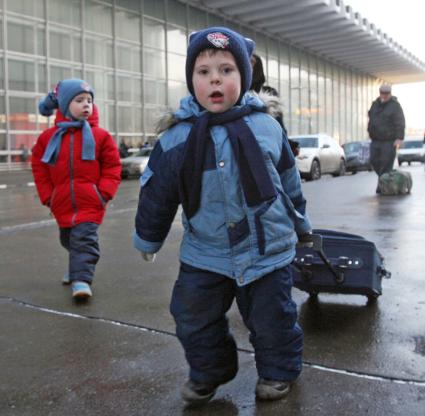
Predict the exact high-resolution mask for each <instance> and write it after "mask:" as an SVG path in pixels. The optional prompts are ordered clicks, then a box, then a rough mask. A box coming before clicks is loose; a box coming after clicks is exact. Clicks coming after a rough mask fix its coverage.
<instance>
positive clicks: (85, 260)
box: [32, 79, 121, 299]
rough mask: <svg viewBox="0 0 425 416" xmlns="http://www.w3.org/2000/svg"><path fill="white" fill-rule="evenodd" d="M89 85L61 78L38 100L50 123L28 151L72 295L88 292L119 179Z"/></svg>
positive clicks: (113, 153)
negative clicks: (57, 237)
mask: <svg viewBox="0 0 425 416" xmlns="http://www.w3.org/2000/svg"><path fill="white" fill-rule="evenodd" d="M93 98H94V92H93V89H92V88H91V87H90V85H88V84H87V83H86V82H85V81H83V80H81V79H65V80H63V81H61V82H59V84H58V85H57V86H56V88H55V90H54V91H52V92H50V93H49V94H48V95H47V96H46V97H45V98H44V99H43V100H42V101H41V102H40V103H39V111H40V113H41V114H42V115H44V116H47V117H48V116H51V115H52V114H53V112H54V110H55V109H57V111H56V120H55V125H54V127H51V128H49V129H47V130H45V131H44V132H43V133H42V134H41V135H40V137H39V138H38V140H37V143H36V144H35V146H34V148H33V151H32V171H33V175H34V180H35V184H36V186H37V191H38V195H39V197H40V201H41V203H42V204H43V205H46V206H47V207H49V208H50V211H51V212H52V214H53V215H54V217H55V219H56V221H57V223H58V226H59V229H60V242H61V244H62V246H63V247H64V248H65V249H66V250H67V251H68V252H69V273H67V274H66V275H65V276H64V278H63V281H62V282H63V283H64V284H67V283H71V284H72V296H73V297H74V298H76V299H86V298H89V297H90V296H92V291H91V288H90V285H91V283H92V281H93V276H94V271H95V266H96V264H97V262H98V260H99V244H98V235H97V229H98V227H99V225H100V224H101V223H102V220H103V216H104V214H105V209H106V204H107V202H108V201H110V200H111V199H112V198H113V197H114V196H115V193H116V192H117V189H118V186H119V184H120V182H121V163H120V158H119V153H118V149H117V146H116V144H115V142H114V140H113V139H112V137H111V135H110V134H109V133H108V132H107V131H106V130H104V129H102V128H100V127H99V125H98V121H99V120H98V112H97V107H96V106H95V105H94V104H93Z"/></svg>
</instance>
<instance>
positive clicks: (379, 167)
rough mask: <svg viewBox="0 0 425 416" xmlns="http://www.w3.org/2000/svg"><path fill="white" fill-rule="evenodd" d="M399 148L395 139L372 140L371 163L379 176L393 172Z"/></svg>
mask: <svg viewBox="0 0 425 416" xmlns="http://www.w3.org/2000/svg"><path fill="white" fill-rule="evenodd" d="M396 155H397V150H396V148H395V147H394V142H393V141H379V140H372V143H371V144H370V163H371V164H372V167H373V170H374V171H375V172H376V174H377V175H378V176H381V175H383V174H384V173H388V172H391V171H392V169H393V166H394V161H395V157H396Z"/></svg>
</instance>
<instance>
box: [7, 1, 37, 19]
mask: <svg viewBox="0 0 425 416" xmlns="http://www.w3.org/2000/svg"><path fill="white" fill-rule="evenodd" d="M6 9H7V10H8V11H10V12H15V13H18V14H20V15H22V14H24V15H26V16H31V17H33V16H35V17H40V18H44V0H32V1H28V0H7V3H6Z"/></svg>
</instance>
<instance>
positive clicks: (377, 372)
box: [0, 164, 425, 416]
mask: <svg viewBox="0 0 425 416" xmlns="http://www.w3.org/2000/svg"><path fill="white" fill-rule="evenodd" d="M405 169H406V170H409V171H410V172H411V173H412V175H413V180H414V186H413V190H412V194H411V195H409V196H405V197H380V196H377V195H375V193H374V190H375V186H376V177H375V175H374V174H373V173H369V172H364V173H359V174H357V175H348V176H345V177H341V178H331V177H327V176H325V177H323V178H322V179H321V180H320V181H317V182H308V183H303V188H304V192H305V194H306V196H307V199H308V210H309V214H310V217H311V219H312V222H313V224H314V226H315V228H331V229H338V230H341V231H347V232H352V233H356V234H361V235H363V236H365V237H366V238H368V239H371V240H372V241H374V242H375V243H376V244H377V246H378V248H379V250H380V251H381V252H382V254H383V255H384V257H385V258H386V266H387V268H388V269H389V270H391V271H392V273H393V277H392V279H390V280H385V281H384V282H383V290H384V292H383V296H382V297H381V298H380V299H379V300H378V302H377V304H376V305H367V302H366V298H365V297H361V296H342V295H320V296H319V301H318V302H311V301H310V300H309V298H308V296H307V295H306V294H304V293H302V292H300V291H298V290H296V289H295V290H294V298H295V300H296V301H297V303H298V305H299V311H300V318H299V321H300V324H301V326H302V327H303V329H304V331H305V352H304V363H305V365H304V370H303V374H302V377H301V378H300V380H299V381H298V383H297V384H296V385H295V387H294V389H293V392H292V393H291V394H290V395H289V396H288V398H286V399H284V400H282V401H280V402H276V403H260V402H256V401H255V399H254V395H253V391H254V387H255V382H256V371H255V366H254V360H253V356H252V347H251V345H250V344H249V342H248V334H247V331H246V329H245V327H244V325H243V323H242V322H241V320H240V318H239V315H238V312H237V310H236V309H235V308H233V309H232V310H231V313H230V321H231V327H232V331H233V332H234V334H235V336H236V339H237V342H238V346H239V348H240V354H239V357H240V371H239V374H238V376H237V378H236V379H235V380H233V381H232V382H231V383H229V384H227V385H225V386H223V387H221V388H220V389H219V391H218V394H217V396H216V398H215V399H214V400H213V401H212V402H211V403H210V404H208V405H207V406H206V407H204V408H202V409H190V408H185V407H184V404H183V403H182V402H181V400H180V397H179V390H180V387H181V385H182V383H183V382H184V381H185V379H186V377H187V366H186V363H185V360H184V356H183V352H182V349H181V347H180V345H179V344H178V341H177V339H176V337H175V335H174V323H173V320H172V318H171V316H170V314H169V311H168V303H169V299H170V294H171V290H172V286H173V282H174V279H175V276H176V273H177V270H178V247H179V240H180V236H181V223H180V218H179V216H177V217H176V220H175V222H174V224H173V227H172V230H171V232H170V235H169V237H168V239H167V242H166V244H165V245H164V247H163V249H162V250H161V252H160V253H159V255H158V256H157V261H156V262H155V263H153V264H149V263H145V262H143V261H142V260H141V259H140V257H139V256H138V255H137V253H136V252H135V251H134V249H133V248H132V243H131V233H132V230H133V220H134V213H135V209H136V204H137V197H138V183H137V181H135V180H133V181H125V182H123V184H122V186H121V188H120V191H119V194H118V197H117V198H116V199H115V201H113V203H112V204H111V206H110V207H109V211H108V214H107V216H106V219H105V223H104V224H103V225H102V227H101V229H100V230H101V231H100V242H101V250H102V256H101V260H100V263H99V265H98V268H97V277H96V282H95V284H94V298H93V299H92V300H91V301H90V302H88V303H87V304H76V303H74V302H73V301H72V300H71V298H70V289H69V288H68V287H64V286H62V285H61V284H60V278H61V276H62V274H63V273H64V272H65V270H66V255H65V252H64V251H63V249H62V248H61V247H60V246H59V242H58V230H57V228H56V225H55V224H54V222H53V221H52V220H51V218H50V217H49V216H48V212H47V211H46V209H45V208H43V207H41V206H40V205H39V203H38V201H37V199H36V198H35V189H34V188H33V187H31V186H20V184H23V183H28V182H31V181H32V178H31V176H30V175H29V174H28V173H27V174H25V173H19V174H18V175H19V177H18V178H17V176H16V173H0V183H8V184H12V185H14V186H10V187H8V188H6V189H0V250H1V259H0V270H1V278H0V311H1V316H2V319H1V321H0V345H1V352H2V354H1V355H0V368H1V369H2V371H1V372H0V414H1V415H19V416H20V415H31V416H38V415H75V414H80V415H118V414H119V415H178V414H183V415H224V416H227V415H265V416H267V415H280V414H282V415H283V414H288V415H320V414H332V415H364V414H368V415H400V414H406V415H409V416H410V415H423V414H424V408H425V331H424V328H425V284H424V277H425V272H424V271H423V266H422V264H423V261H422V257H423V254H422V252H423V230H424V226H425V211H424V208H423V207H424V206H425V196H424V192H423V189H425V187H424V185H425V172H424V169H423V165H419V164H418V165H413V166H412V167H409V168H405ZM15 185H16V186H15Z"/></svg>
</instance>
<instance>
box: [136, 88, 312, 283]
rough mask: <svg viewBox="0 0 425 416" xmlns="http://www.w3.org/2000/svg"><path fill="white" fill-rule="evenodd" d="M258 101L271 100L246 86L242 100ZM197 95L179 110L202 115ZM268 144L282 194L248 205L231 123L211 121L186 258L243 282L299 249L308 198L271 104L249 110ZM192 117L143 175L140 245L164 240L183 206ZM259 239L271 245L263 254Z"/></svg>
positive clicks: (153, 248)
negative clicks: (231, 137)
mask: <svg viewBox="0 0 425 416" xmlns="http://www.w3.org/2000/svg"><path fill="white" fill-rule="evenodd" d="M244 104H250V105H254V106H256V107H258V108H259V109H260V108H261V107H263V106H264V104H263V103H262V102H261V101H260V100H259V99H258V98H256V97H253V96H252V95H250V94H246V95H245V96H244V97H243V99H242V102H241V105H244ZM200 115H201V110H200V108H199V106H198V104H197V103H196V102H195V101H194V99H193V97H192V96H188V97H186V98H184V99H183V100H182V101H181V106H180V108H179V110H178V111H177V112H175V113H174V116H175V118H177V119H178V120H184V119H187V118H189V117H191V116H196V117H198V116H200ZM244 120H245V122H246V123H247V125H248V126H249V128H250V129H251V130H252V132H253V134H254V136H255V138H256V139H257V141H258V144H259V146H260V148H261V150H262V154H261V155H258V157H263V158H264V159H265V163H266V166H267V169H268V172H269V175H270V177H271V179H272V182H273V184H274V186H275V188H276V191H277V197H276V198H274V199H272V200H270V201H267V202H263V203H261V204H259V205H258V206H254V207H248V206H247V204H246V201H245V199H244V194H243V190H242V187H241V182H240V178H239V169H238V164H237V162H236V160H235V158H234V155H233V152H232V147H231V144H230V141H229V138H228V134H227V130H226V128H225V127H223V126H213V127H211V128H210V134H211V139H212V140H208V144H207V151H206V153H207V157H206V160H205V162H204V172H203V178H202V191H201V198H200V208H199V210H198V211H197V213H196V214H195V215H194V216H193V217H192V218H191V219H190V222H189V221H188V220H187V218H186V216H185V215H184V213H183V214H182V216H183V218H182V221H183V225H184V236H183V240H182V243H181V248H180V260H181V261H182V262H184V263H187V264H190V265H192V266H194V267H197V268H200V269H205V270H210V271H213V272H216V273H220V274H222V275H225V276H228V277H230V278H232V279H235V280H236V282H237V284H238V285H240V286H242V285H245V284H248V283H250V282H252V281H253V280H255V279H258V278H260V277H262V276H264V275H266V274H268V273H270V272H272V271H273V270H275V269H278V268H281V267H284V266H286V265H288V264H289V263H290V262H291V261H292V260H293V258H294V255H295V244H296V242H297V234H304V233H306V232H309V231H311V226H310V222H309V220H308V218H307V216H306V213H305V206H306V201H305V199H304V197H303V195H302V191H301V181H300V176H299V172H298V169H297V167H296V165H295V160H294V157H293V155H292V152H291V149H290V146H289V144H288V140H287V137H286V136H285V134H284V133H283V132H282V129H281V127H280V126H279V124H278V123H277V122H276V121H275V120H274V119H273V118H272V117H271V116H269V115H267V114H266V113H264V112H253V113H251V114H250V115H248V116H246V117H244ZM191 128H192V124H191V123H189V122H185V121H182V122H179V123H178V124H175V125H174V126H172V127H171V128H169V129H168V130H166V131H165V132H164V133H163V134H162V135H161V137H160V140H159V141H158V142H157V144H156V146H155V149H154V151H153V152H152V155H151V157H150V160H149V163H148V167H147V168H146V170H145V171H144V173H143V176H142V177H141V189H140V196H139V206H138V210H137V215H136V232H135V233H134V246H135V247H136V248H137V249H138V250H140V251H143V252H146V253H156V252H157V251H159V249H160V248H161V246H162V244H163V242H164V240H165V238H166V236H167V234H168V232H169V230H170V227H171V224H172V222H173V219H174V216H175V214H176V212H177V208H178V205H179V203H180V201H179V190H178V188H179V181H178V177H179V168H180V164H181V162H182V160H183V156H184V146H185V142H186V139H187V137H188V134H189V132H190V129H191ZM259 247H264V254H261V251H262V250H260V248H259Z"/></svg>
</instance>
